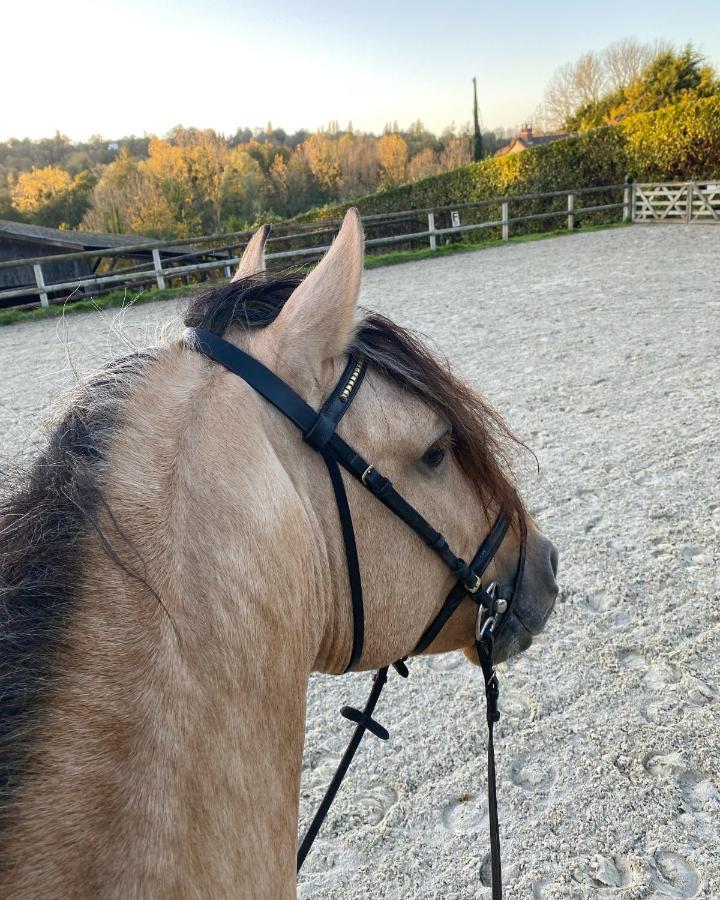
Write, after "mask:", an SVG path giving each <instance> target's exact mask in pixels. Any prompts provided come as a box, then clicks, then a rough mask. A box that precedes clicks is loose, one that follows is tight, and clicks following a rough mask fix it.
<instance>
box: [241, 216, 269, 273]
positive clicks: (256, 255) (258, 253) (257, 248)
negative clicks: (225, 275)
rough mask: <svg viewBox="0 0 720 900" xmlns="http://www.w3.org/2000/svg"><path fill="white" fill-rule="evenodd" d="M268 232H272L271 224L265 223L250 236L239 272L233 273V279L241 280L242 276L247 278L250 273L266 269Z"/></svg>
mask: <svg viewBox="0 0 720 900" xmlns="http://www.w3.org/2000/svg"><path fill="white" fill-rule="evenodd" d="M268 234H270V226H269V225H263V226H261V227H260V228H258V230H257V231H256V232H255V234H254V235H253V236H252V237H251V238H250V240H249V241H248V244H247V246H246V247H245V249H244V250H243V255H242V256H241V257H240V262H239V264H238V267H237V272H235V274H234V275H233V277H232V281H240V279H241V278H247V277H248V275H257V274H258V272H264V271H265V241H266V240H267V236H268Z"/></svg>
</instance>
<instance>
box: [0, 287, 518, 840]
mask: <svg viewBox="0 0 720 900" xmlns="http://www.w3.org/2000/svg"><path fill="white" fill-rule="evenodd" d="M300 280H301V278H300V277H299V276H297V275H295V274H290V275H288V274H281V275H279V276H272V275H258V276H253V277H251V278H246V279H243V280H241V281H238V282H234V283H230V284H227V285H223V286H221V287H214V288H210V289H205V290H201V291H200V292H198V293H197V294H196V295H195V296H194V298H193V299H191V300H190V303H189V305H188V308H187V311H186V314H185V317H184V321H185V325H186V326H190V327H198V328H204V329H208V330H210V331H213V332H215V333H216V334H219V335H222V334H224V333H225V332H226V331H227V330H228V329H230V328H231V327H240V328H244V329H252V328H262V327H265V326H267V325H269V324H270V323H271V322H272V321H273V320H274V319H275V318H276V316H277V315H278V314H279V312H280V310H281V309H282V307H283V305H284V303H285V302H286V301H287V299H288V298H289V296H290V295H291V293H292V292H293V290H294V289H295V288H296V287H297V285H298V284H299V282H300ZM352 349H353V350H354V351H355V352H358V353H362V354H364V355H365V357H366V358H367V359H368V360H369V362H370V363H371V364H372V365H373V366H375V367H376V368H377V369H378V370H379V371H380V372H382V373H383V375H385V376H387V377H388V378H390V379H391V380H392V381H394V382H395V383H396V384H398V385H399V386H400V388H401V389H403V390H407V391H409V392H410V393H412V394H414V395H416V396H418V397H420V398H421V399H422V400H423V401H425V402H426V403H427V404H428V405H429V406H430V407H432V408H433V409H434V410H435V411H436V412H437V413H438V414H439V415H440V416H442V417H443V418H444V419H445V420H446V421H447V422H448V423H449V424H450V426H451V428H452V434H453V443H454V450H455V452H456V454H457V458H458V460H459V462H460V465H461V466H462V467H463V469H464V471H465V472H466V474H467V475H468V476H469V478H470V479H471V480H472V482H473V483H474V484H475V485H477V487H478V491H479V493H480V496H481V499H482V501H483V503H484V504H485V505H486V507H487V506H490V505H493V506H495V507H499V508H503V509H505V510H506V511H508V512H510V513H512V512H513V511H515V510H520V509H521V501H520V499H519V496H518V494H517V493H516V491H515V488H514V486H513V483H512V480H511V478H510V467H509V455H508V452H509V451H508V448H509V447H510V446H511V444H512V442H513V441H514V440H515V439H514V438H513V436H512V435H511V433H510V432H509V430H508V429H507V427H506V425H505V424H504V422H503V420H502V419H501V418H500V416H499V415H498V414H497V413H496V412H495V411H494V410H492V409H491V408H490V407H489V406H488V405H487V404H486V403H485V402H484V401H483V400H482V399H481V398H480V397H479V396H478V395H477V394H476V393H475V392H474V391H472V390H471V389H470V388H468V387H467V386H466V385H464V384H463V383H462V382H461V381H460V380H458V379H457V378H455V376H453V375H452V374H451V372H450V370H449V367H448V366H447V364H446V363H442V362H440V361H438V360H437V359H436V358H435V356H433V354H432V353H431V352H430V351H429V350H428V349H427V348H426V347H425V346H424V345H423V344H422V343H421V341H420V340H419V338H417V337H416V336H415V335H413V334H412V333H411V332H410V331H408V330H406V329H404V328H401V327H400V326H399V325H396V324H395V323H394V322H392V321H390V320H389V319H387V318H386V317H384V316H382V315H379V314H377V313H372V312H364V313H363V317H362V319H361V321H360V323H359V325H358V328H357V330H356V333H355V336H354V340H353V346H352ZM161 352H162V349H161V348H160V349H158V348H156V349H153V350H145V351H140V352H137V353H133V354H130V355H129V356H126V357H124V358H122V359H119V360H116V361H113V362H111V363H109V364H108V365H107V366H105V367H104V368H103V369H101V371H100V372H99V373H98V374H97V375H96V376H94V377H93V378H91V379H90V380H88V381H87V382H86V383H85V384H83V385H81V386H80V387H79V389H78V390H77V392H76V395H75V397H74V398H73V399H72V400H71V401H70V402H69V404H68V405H67V407H66V410H65V413H64V415H63V416H62V417H61V418H60V420H59V421H58V422H57V424H56V425H55V427H54V428H53V430H52V432H51V434H50V437H49V440H48V443H47V446H46V447H45V449H44V450H43V451H42V452H41V454H40V456H39V457H38V458H37V459H36V460H35V461H34V463H33V464H32V466H31V467H30V469H29V471H28V472H27V473H25V474H24V475H21V476H19V477H18V478H11V477H9V476H6V477H5V480H4V482H3V484H2V485H1V486H0V660H1V661H2V662H1V664H0V811H2V812H0V826H2V825H3V824H5V823H6V822H7V820H8V817H9V816H10V815H11V812H10V803H9V801H10V800H11V798H12V797H13V796H14V795H15V793H16V791H17V790H18V789H19V788H20V786H21V784H22V781H23V778H24V776H25V773H26V771H27V769H28V766H31V764H32V747H33V729H34V726H35V725H36V723H37V722H38V721H39V719H40V717H41V715H42V710H43V708H44V705H45V703H46V702H47V700H48V698H49V696H50V693H51V691H52V689H53V683H54V674H55V671H56V664H57V658H58V656H59V654H60V653H61V652H62V646H63V639H64V637H65V635H66V633H67V630H68V628H69V626H70V624H71V622H72V617H73V601H74V598H75V597H76V594H77V589H78V586H79V584H80V583H81V580H82V578H83V576H84V573H83V570H82V565H81V561H82V558H83V544H84V542H85V541H87V540H88V539H89V537H90V536H91V535H95V536H96V537H97V538H98V539H99V540H100V543H101V544H102V545H103V546H104V547H105V549H106V551H107V552H108V553H109V554H110V555H112V551H111V549H110V546H109V543H108V541H107V540H105V538H104V536H103V533H102V530H101V528H100V526H99V524H98V519H99V514H100V512H102V511H103V510H104V511H105V512H109V513H110V519H111V521H112V512H111V511H110V510H107V508H106V506H105V501H104V498H103V493H102V487H101V485H102V484H103V480H104V479H105V478H106V477H107V476H108V475H109V474H110V473H109V462H108V460H109V451H110V447H111V444H112V439H113V435H114V434H115V433H116V432H117V430H118V429H119V428H121V427H122V426H123V425H124V424H125V418H124V411H125V407H126V401H127V398H128V396H129V394H130V392H131V391H132V390H133V387H134V386H135V385H136V384H137V382H138V380H139V379H142V378H143V377H145V376H146V375H147V373H148V371H149V369H150V367H151V366H152V365H153V363H154V362H155V360H156V359H157V358H158V355H159V354H160V353H161ZM114 562H116V563H118V560H117V559H114Z"/></svg>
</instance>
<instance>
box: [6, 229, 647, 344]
mask: <svg viewBox="0 0 720 900" xmlns="http://www.w3.org/2000/svg"><path fill="white" fill-rule="evenodd" d="M629 224H630V223H629V222H616V223H613V224H610V225H589V226H588V227H586V228H583V229H581V230H579V231H568V230H567V229H563V230H558V231H543V232H534V233H532V234H521V235H517V236H516V237H511V238H510V240H509V241H503V240H500V239H497V240H493V241H478V242H476V243H470V242H468V243H464V242H463V243H458V244H441V245H440V246H438V248H437V250H431V249H430V248H429V247H423V248H422V249H420V250H399V251H397V252H395V253H383V254H379V255H378V256H366V257H365V268H366V269H379V268H380V267H381V266H396V265H399V264H400V263H406V262H417V260H420V259H438V258H440V257H442V256H453V255H454V254H456V253H473V252H475V251H476V250H486V249H488V248H490V247H506V246H507V245H508V244H524V243H528V242H529V241H543V240H546V239H547V238H553V237H567V236H568V235H572V234H584V233H586V232H588V231H605V230H607V229H609V228H624V227H625V226H626V225H629ZM214 283H215V284H218V283H220V282H214ZM207 286H208V285H207V284H200V285H198V284H195V285H191V286H189V287H185V286H183V287H178V288H165V289H164V290H158V289H157V288H151V289H148V290H144V291H139V292H138V293H137V294H133V293H132V292H131V291H129V290H128V289H123V290H122V291H113V292H112V293H110V294H105V295H104V296H102V297H98V298H97V299H95V300H93V299H88V300H76V301H74V302H72V303H54V304H52V305H51V306H38V307H34V308H33V309H2V310H0V327H1V326H3V325H14V324H15V323H16V322H28V321H30V322H32V321H35V320H36V319H52V318H58V317H60V316H64V315H70V314H71V313H80V312H95V311H97V310H100V309H113V308H120V307H123V306H135V305H137V304H138V303H155V301H157V300H172V299H174V298H177V297H184V296H187V295H189V294H192V293H193V292H194V291H197V290H199V289H201V288H204V287H207Z"/></svg>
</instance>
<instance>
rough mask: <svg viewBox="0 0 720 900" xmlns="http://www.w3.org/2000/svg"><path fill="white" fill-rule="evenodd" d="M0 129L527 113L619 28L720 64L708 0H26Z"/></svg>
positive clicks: (80, 136) (119, 128)
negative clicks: (690, 46) (475, 105)
mask: <svg viewBox="0 0 720 900" xmlns="http://www.w3.org/2000/svg"><path fill="white" fill-rule="evenodd" d="M1 21H2V26H3V27H2V34H3V40H2V52H1V53H0V75H1V77H2V80H1V81H0V84H2V94H0V140H6V139H7V138H9V137H18V138H20V137H32V138H38V137H45V136H50V135H52V134H53V133H54V132H55V131H56V130H59V131H61V132H63V133H65V134H67V135H69V136H70V137H71V138H73V139H76V140H84V139H87V138H88V137H89V136H90V135H91V134H102V135H103V136H104V137H106V138H108V139H113V138H118V137H122V136H125V135H129V134H136V135H142V134H144V133H154V134H160V135H162V134H165V133H166V132H167V131H168V130H169V129H170V128H172V127H173V126H174V125H178V124H182V125H186V126H190V125H194V126H197V127H201V128H214V129H216V130H217V131H219V132H222V133H225V134H232V133H234V131H235V129H236V128H238V127H239V126H249V127H254V126H260V127H264V126H265V125H266V123H267V122H268V121H271V122H272V123H273V125H274V126H275V127H282V128H285V129H286V130H287V131H295V130H296V129H298V128H303V127H304V128H308V129H310V130H313V129H316V128H319V127H321V126H323V125H326V124H327V123H328V122H330V121H331V120H333V119H337V120H338V122H339V123H340V126H341V127H345V125H346V124H347V122H348V120H351V121H352V123H353V125H354V127H355V128H356V129H360V130H364V131H374V132H380V131H382V128H383V126H384V125H385V123H386V122H388V121H393V120H397V121H398V123H399V124H400V126H401V127H405V126H407V125H409V124H410V123H411V122H413V121H414V120H415V119H418V118H419V119H422V121H423V122H424V123H425V125H426V126H428V127H429V128H430V129H431V130H433V131H436V132H439V131H441V130H442V129H443V128H444V127H445V126H447V125H450V124H451V123H453V122H454V123H455V124H456V125H458V126H460V125H462V124H464V123H465V122H468V121H469V120H470V116H471V104H472V85H471V79H472V76H473V75H476V76H477V78H478V92H479V101H480V110H481V115H482V120H483V125H484V127H488V128H494V127H496V126H513V125H517V124H518V123H520V122H522V121H523V120H525V119H527V118H531V117H532V114H533V112H534V110H535V109H536V108H537V106H538V104H539V103H540V102H541V100H542V96H543V92H544V87H545V85H546V84H547V82H548V80H549V79H550V77H551V76H552V73H553V72H554V70H555V69H556V68H557V67H558V66H560V65H562V64H563V63H565V62H571V61H573V60H574V59H576V58H577V57H578V56H579V55H580V54H582V53H583V52H585V51H586V50H591V49H596V50H600V49H602V48H603V47H605V46H606V45H607V44H609V43H611V42H612V41H614V40H617V39H619V38H623V37H627V36H633V37H637V38H639V39H640V40H653V39H655V38H665V39H668V40H671V41H674V42H676V43H677V44H685V43H686V42H687V41H692V42H693V43H694V44H695V45H696V46H697V47H698V48H699V49H700V50H701V51H702V52H704V53H705V54H706V56H707V57H708V58H709V59H710V61H711V62H712V63H714V64H715V65H716V66H718V67H720V2H718V0H683V2H682V3H678V2H677V0H672V2H669V0H637V2H632V0H631V2H627V0H604V2H602V3H599V2H597V0H596V2H582V0H572V2H571V0H544V2H538V0H506V2H502V3H500V2H497V0H494V2H485V0H474V2H469V0H445V2H442V0H433V2H424V0H413V2H410V0H399V2H394V3H393V2H391V0H389V2H378V0H363V2H361V3H357V4H352V5H351V4H349V3H343V2H342V0H336V2H332V3H331V2H328V0H319V2H312V0H305V2H304V3H293V2H290V0H272V2H267V0H266V2H264V3H261V2H256V0H248V2H243V0H239V2H234V3H231V2H228V0H203V2H199V0H174V2H170V0H122V2H119V0H92V2H90V0H34V2H31V0H25V2H18V0H13V2H8V3H6V4H4V8H3V9H2V13H1Z"/></svg>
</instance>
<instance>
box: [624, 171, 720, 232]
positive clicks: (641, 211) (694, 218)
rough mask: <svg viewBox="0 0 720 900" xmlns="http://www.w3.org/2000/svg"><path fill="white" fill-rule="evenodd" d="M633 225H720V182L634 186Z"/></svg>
mask: <svg viewBox="0 0 720 900" xmlns="http://www.w3.org/2000/svg"><path fill="white" fill-rule="evenodd" d="M632 221H633V222H681V223H683V224H687V225H691V224H693V223H695V222H702V223H713V222H720V182H718V181H715V182H703V183H699V182H696V181H677V182H663V183H658V182H653V183H648V184H636V185H634V188H633V197H632Z"/></svg>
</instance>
